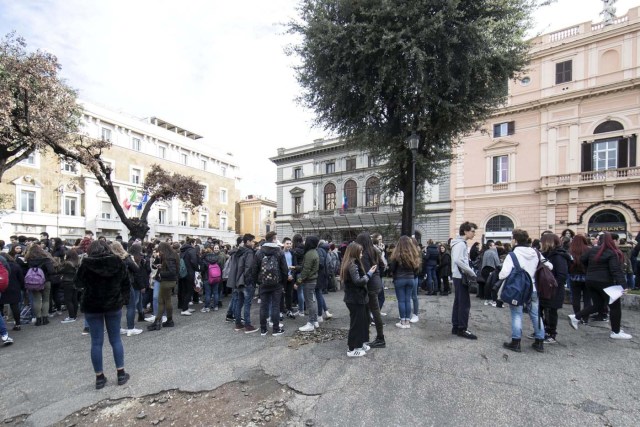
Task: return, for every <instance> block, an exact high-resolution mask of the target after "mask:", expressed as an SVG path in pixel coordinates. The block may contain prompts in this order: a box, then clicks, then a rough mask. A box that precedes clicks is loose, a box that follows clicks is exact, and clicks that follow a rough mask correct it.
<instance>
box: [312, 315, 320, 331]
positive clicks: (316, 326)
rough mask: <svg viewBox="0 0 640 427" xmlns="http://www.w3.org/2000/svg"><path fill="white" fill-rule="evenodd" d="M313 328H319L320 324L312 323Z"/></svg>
mask: <svg viewBox="0 0 640 427" xmlns="http://www.w3.org/2000/svg"><path fill="white" fill-rule="evenodd" d="M318 319H320V318H319V317H318ZM313 327H314V328H319V327H320V322H313Z"/></svg>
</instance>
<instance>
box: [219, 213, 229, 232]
mask: <svg viewBox="0 0 640 427" xmlns="http://www.w3.org/2000/svg"><path fill="white" fill-rule="evenodd" d="M220 230H222V231H226V230H227V217H226V216H221V217H220Z"/></svg>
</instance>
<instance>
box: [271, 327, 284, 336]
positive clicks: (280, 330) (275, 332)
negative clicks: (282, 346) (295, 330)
mask: <svg viewBox="0 0 640 427" xmlns="http://www.w3.org/2000/svg"><path fill="white" fill-rule="evenodd" d="M282 334H284V329H283V328H280V329H277V330H275V331H273V333H272V334H271V335H273V336H274V337H279V336H280V335H282Z"/></svg>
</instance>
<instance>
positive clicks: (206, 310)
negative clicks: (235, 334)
mask: <svg viewBox="0 0 640 427" xmlns="http://www.w3.org/2000/svg"><path fill="white" fill-rule="evenodd" d="M209 311H211V309H209V308H206V307H202V310H200V313H209Z"/></svg>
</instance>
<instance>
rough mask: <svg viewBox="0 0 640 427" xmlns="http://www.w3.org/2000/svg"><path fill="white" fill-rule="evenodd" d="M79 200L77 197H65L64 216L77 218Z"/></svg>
mask: <svg viewBox="0 0 640 427" xmlns="http://www.w3.org/2000/svg"><path fill="white" fill-rule="evenodd" d="M77 204H78V199H76V198H75V197H65V198H64V214H65V215H71V216H76V215H77V214H78V210H77Z"/></svg>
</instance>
